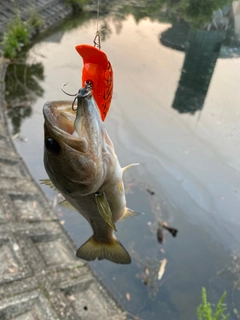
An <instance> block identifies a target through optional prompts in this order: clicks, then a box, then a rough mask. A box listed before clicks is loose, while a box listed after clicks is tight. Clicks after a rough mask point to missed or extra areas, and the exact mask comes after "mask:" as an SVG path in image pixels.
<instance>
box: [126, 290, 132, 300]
mask: <svg viewBox="0 0 240 320" xmlns="http://www.w3.org/2000/svg"><path fill="white" fill-rule="evenodd" d="M126 299H127V301H130V300H131V296H130V293H129V292H127V293H126Z"/></svg>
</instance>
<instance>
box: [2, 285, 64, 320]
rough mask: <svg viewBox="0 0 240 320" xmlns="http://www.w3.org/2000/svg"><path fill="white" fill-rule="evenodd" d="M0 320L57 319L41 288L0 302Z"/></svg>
mask: <svg viewBox="0 0 240 320" xmlns="http://www.w3.org/2000/svg"><path fill="white" fill-rule="evenodd" d="M0 319H1V320H37V319H39V320H58V319H59V318H58V316H57V314H56V312H55V310H54V309H53V308H52V306H51V304H50V302H49V301H48V299H47V298H46V297H45V296H44V295H43V293H42V292H41V290H36V291H32V292H29V293H26V294H22V295H19V296H14V297H12V298H9V299H5V300H3V301H1V302H0Z"/></svg>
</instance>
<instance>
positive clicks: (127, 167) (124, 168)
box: [122, 163, 139, 172]
mask: <svg viewBox="0 0 240 320" xmlns="http://www.w3.org/2000/svg"><path fill="white" fill-rule="evenodd" d="M138 165H139V163H131V164H129V165H128V166H126V167H123V168H122V172H124V171H126V170H127V169H129V168H131V167H135V166H138Z"/></svg>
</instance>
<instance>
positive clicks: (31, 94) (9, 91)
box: [5, 59, 44, 134]
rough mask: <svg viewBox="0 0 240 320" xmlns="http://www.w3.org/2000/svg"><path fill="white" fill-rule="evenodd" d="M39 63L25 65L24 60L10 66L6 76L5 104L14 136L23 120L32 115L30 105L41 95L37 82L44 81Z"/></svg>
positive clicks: (41, 91) (41, 90)
mask: <svg viewBox="0 0 240 320" xmlns="http://www.w3.org/2000/svg"><path fill="white" fill-rule="evenodd" d="M43 71H44V70H43V65H42V64H41V63H32V64H30V63H27V62H26V59H23V60H20V61H18V62H16V63H14V64H10V65H9V66H8V69H7V74H6V80H5V81H6V102H7V106H8V116H9V117H10V118H11V121H12V125H13V131H14V134H15V133H18V132H19V130H20V126H21V122H22V120H23V118H26V117H29V116H30V115H31V114H32V109H31V105H32V104H33V103H34V101H35V100H36V98H37V97H41V96H42V95H43V92H44V91H43V89H42V87H41V86H40V84H39V81H41V80H44V74H43Z"/></svg>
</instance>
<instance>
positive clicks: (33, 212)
mask: <svg viewBox="0 0 240 320" xmlns="http://www.w3.org/2000/svg"><path fill="white" fill-rule="evenodd" d="M9 196H10V198H11V200H12V202H13V203H14V206H15V207H16V210H15V212H16V220H17V221H29V222H33V221H42V220H57V217H56V216H55V214H54V213H53V211H52V210H50V207H49V206H47V205H46V201H43V199H42V197H41V196H40V195H39V194H11V193H10V194H9Z"/></svg>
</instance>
